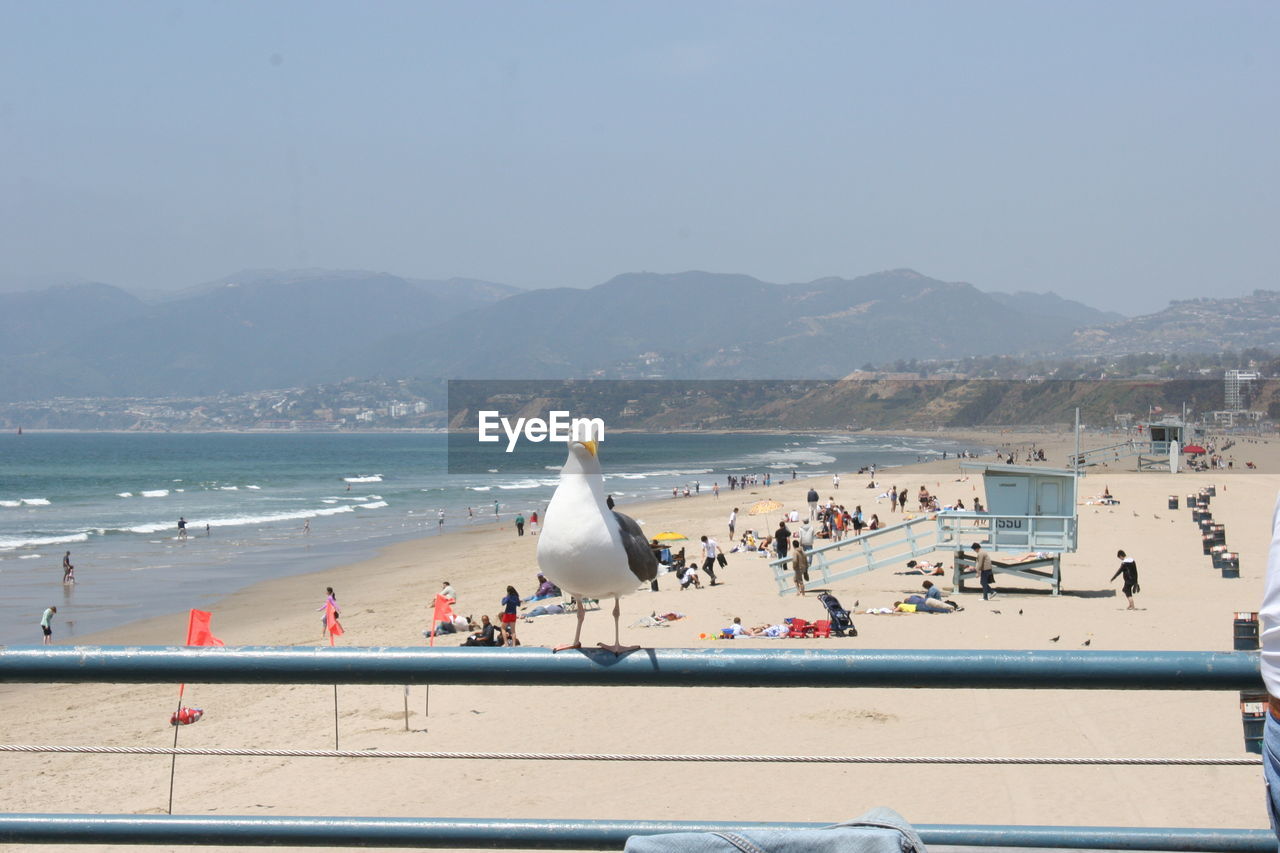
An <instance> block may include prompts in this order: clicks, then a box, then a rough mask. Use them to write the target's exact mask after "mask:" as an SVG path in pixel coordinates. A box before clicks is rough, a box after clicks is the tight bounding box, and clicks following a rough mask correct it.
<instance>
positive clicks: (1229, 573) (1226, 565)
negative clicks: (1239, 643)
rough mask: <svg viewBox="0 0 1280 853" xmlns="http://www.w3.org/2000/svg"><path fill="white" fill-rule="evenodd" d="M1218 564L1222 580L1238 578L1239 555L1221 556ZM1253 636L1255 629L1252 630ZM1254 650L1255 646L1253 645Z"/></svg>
mask: <svg viewBox="0 0 1280 853" xmlns="http://www.w3.org/2000/svg"><path fill="white" fill-rule="evenodd" d="M1219 563H1220V564H1221V565H1222V576H1223V577H1224V578H1229V579H1234V578H1238V577H1240V555H1239V554H1237V553H1235V552H1229V553H1226V554H1223V555H1222V557H1221V559H1220V560H1219ZM1253 630H1254V632H1255V635H1256V632H1257V630H1258V629H1257V628H1256V627H1255V628H1254V629H1253ZM1254 648H1255V649H1256V648H1257V646H1256V645H1255V646H1254Z"/></svg>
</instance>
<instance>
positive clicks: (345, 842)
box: [0, 814, 1276, 853]
mask: <svg viewBox="0 0 1280 853" xmlns="http://www.w3.org/2000/svg"><path fill="white" fill-rule="evenodd" d="M823 825H824V824H821V823H734V822H726V821H715V822H708V821H640V820H637V821H615V820H572V819H568V820H488V819H442V818H367V817H352V818H343V817H283V816H270V817H267V816H263V817H257V816H243V815H221V816H214V815H209V816H205V815H198V816H197V815H128V814H123V815H77V814H10V815H0V843H5V844H169V845H182V846H189V845H203V846H219V847H227V846H258V847H263V846H282V845H294V846H310V847H419V848H438V847H452V848H470V849H477V848H523V849H535V850H621V849H622V847H623V845H624V844H625V843H626V840H627V838H628V837H630V836H632V835H653V834H657V833H666V832H724V831H738V832H741V831H751V830H756V829H766V830H778V829H783V830H795V829H816V828H818V827H820V826H823ZM915 829H916V831H917V832H919V833H920V837H921V839H922V840H923V841H924V842H925V843H926V844H933V845H966V846H975V847H1041V848H1044V847H1058V848H1074V849H1083V848H1089V849H1105V850H1188V851H1208V850H1213V851H1242V852H1243V851H1248V853H1254V851H1256V852H1257V853H1261V851H1274V850H1275V848H1276V839H1275V836H1274V835H1273V834H1272V833H1271V832H1270V831H1269V830H1265V829H1183V828H1177V827H1136V828H1135V827H1110V826H963V825H960V826H955V825H947V824H920V825H916V826H915Z"/></svg>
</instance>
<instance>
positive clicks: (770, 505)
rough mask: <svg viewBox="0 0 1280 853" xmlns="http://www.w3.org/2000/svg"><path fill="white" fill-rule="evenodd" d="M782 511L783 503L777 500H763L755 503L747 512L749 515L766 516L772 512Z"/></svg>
mask: <svg viewBox="0 0 1280 853" xmlns="http://www.w3.org/2000/svg"><path fill="white" fill-rule="evenodd" d="M780 509H782V503H781V502H780V501H775V500H769V499H766V500H762V501H756V502H755V503H753V504H752V505H751V506H750V508H749V509H748V510H747V515H766V514H768V513H771V512H777V511H778V510H780Z"/></svg>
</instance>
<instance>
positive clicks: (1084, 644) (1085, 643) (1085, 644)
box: [1080, 637, 1093, 646]
mask: <svg viewBox="0 0 1280 853" xmlns="http://www.w3.org/2000/svg"><path fill="white" fill-rule="evenodd" d="M1092 642H1093V638H1092V637H1090V638H1089V639H1087V640H1085V641H1084V642H1083V643H1081V644H1080V645H1082V646H1087V645H1090V644H1091V643H1092Z"/></svg>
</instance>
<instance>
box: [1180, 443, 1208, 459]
mask: <svg viewBox="0 0 1280 853" xmlns="http://www.w3.org/2000/svg"><path fill="white" fill-rule="evenodd" d="M1182 452H1183V453H1190V454H1192V455H1193V456H1194V455H1196V454H1200V453H1204V452H1205V449H1204V448H1203V447H1201V446H1200V445H1198V444H1188V445H1187V446H1186V447H1184V448H1182Z"/></svg>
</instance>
